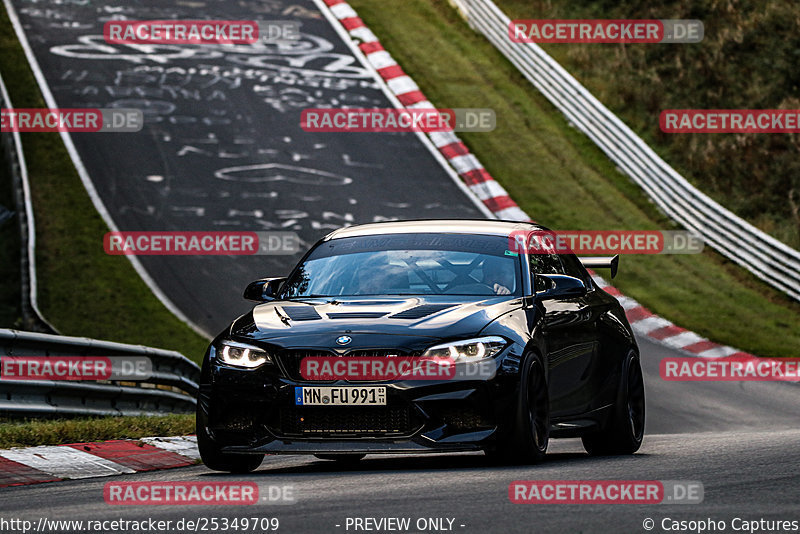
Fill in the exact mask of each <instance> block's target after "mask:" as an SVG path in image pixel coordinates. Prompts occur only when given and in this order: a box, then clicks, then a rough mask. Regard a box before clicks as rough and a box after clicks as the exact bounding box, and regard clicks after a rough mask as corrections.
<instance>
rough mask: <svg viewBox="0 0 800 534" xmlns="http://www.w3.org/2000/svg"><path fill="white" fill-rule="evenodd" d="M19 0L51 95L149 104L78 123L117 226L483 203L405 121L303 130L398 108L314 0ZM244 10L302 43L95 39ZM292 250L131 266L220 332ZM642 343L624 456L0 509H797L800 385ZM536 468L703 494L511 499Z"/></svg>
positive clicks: (318, 524) (535, 517)
mask: <svg viewBox="0 0 800 534" xmlns="http://www.w3.org/2000/svg"><path fill="white" fill-rule="evenodd" d="M14 5H15V6H16V8H17V10H18V12H19V16H20V18H21V20H22V22H23V24H24V26H25V29H26V34H27V35H28V38H29V40H30V42H31V46H32V47H33V49H34V51H35V53H36V56H37V59H38V61H39V63H40V64H41V65H42V68H43V71H44V73H45V76H46V78H47V80H48V82H49V85H50V88H51V90H52V92H53V94H54V96H55V98H56V101H57V102H58V104H59V106H60V107H100V108H109V107H142V108H144V109H145V110H146V111H147V112H148V117H149V119H148V122H147V124H146V127H145V130H144V132H142V133H140V134H80V135H73V136H72V137H73V140H74V142H75V145H76V148H77V149H78V152H79V153H80V155H81V159H82V160H83V162H84V164H85V166H86V169H87V172H88V174H89V176H90V177H91V179H92V182H93V184H94V186H95V188H96V189H97V191H98V193H99V195H100V198H101V199H102V201H103V203H104V205H105V206H106V207H107V209H108V211H109V212H110V214H111V216H112V218H113V219H114V221H115V223H116V224H117V226H118V227H119V228H120V229H121V230H233V229H235V230H268V229H280V230H290V231H296V232H297V233H298V234H300V236H301V237H302V238H303V239H304V240H305V241H306V242H307V243H310V242H313V241H314V240H316V239H318V238H319V237H321V236H322V235H324V234H325V233H327V232H328V231H330V230H331V229H333V228H334V227H336V226H340V225H341V224H343V223H344V222H352V223H361V222H371V221H373V220H380V219H382V218H393V217H398V218H419V217H479V216H481V213H480V211H479V210H478V209H477V208H476V207H475V205H474V204H473V203H472V202H471V201H470V200H469V199H468V198H467V197H466V196H465V195H464V194H463V193H462V192H461V190H460V189H459V188H458V187H456V185H455V184H454V183H453V182H452V180H451V179H450V177H449V176H447V175H446V173H445V172H444V171H443V170H442V168H441V166H440V165H439V163H438V162H437V161H436V160H435V159H434V157H433V156H432V155H431V153H430V152H429V151H428V150H427V149H426V148H425V147H424V146H423V145H422V143H421V142H420V140H419V139H418V138H417V137H416V136H415V135H412V134H387V135H381V136H376V135H369V134H319V136H317V135H308V134H304V133H303V132H302V131H301V130H300V128H299V112H300V111H299V110H300V109H301V108H303V107H308V106H310V105H320V106H324V105H334V106H335V105H341V104H343V103H347V104H354V103H358V104H359V105H362V104H363V105H364V106H365V107H367V106H378V107H388V105H389V103H388V100H387V99H386V97H385V96H384V94H383V93H382V92H381V91H380V90H379V88H378V87H377V86H376V85H375V83H374V81H373V80H372V78H371V77H370V76H369V75H367V73H366V72H364V71H363V69H362V68H361V67H360V66H359V65H358V64H357V63H355V62H354V60H348V59H347V58H351V59H352V56H351V53H350V51H349V49H348V48H347V47H346V46H345V45H344V44H343V43H342V42H341V40H340V39H339V38H338V36H337V35H336V33H335V31H334V30H333V29H332V28H331V27H330V26H329V25H328V23H327V22H326V21H325V20H324V19H322V18H321V17H320V16H318V15H319V13H318V12H317V11H316V8H315V7H314V4H313V3H312V2H311V1H310V0H282V1H277V0H270V1H265V2H255V1H250V0H243V1H241V2H203V1H198V2H178V3H166V2H126V3H125V4H124V5H115V4H113V3H111V2H62V3H53V4H51V5H48V6H47V8H46V9H45V8H43V6H42V5H40V4H39V3H38V2H30V1H22V0H14ZM287 9H288V10H290V11H287ZM254 12H256V13H259V18H261V19H265V20H267V19H275V18H296V19H300V20H302V21H303V23H304V25H303V32H304V35H305V37H304V39H303V44H302V45H301V46H307V47H311V48H310V49H306V50H303V51H301V50H295V51H294V52H292V53H289V52H287V51H286V50H282V51H277V50H267V51H262V53H259V54H254V53H252V52H251V51H243V50H236V49H221V48H219V47H216V48H215V47H211V48H206V49H199V50H198V49H196V48H192V47H189V49H190V50H193V51H192V52H191V53H190V52H187V51H185V50H184V51H177V50H176V49H175V48H170V47H161V48H159V47H156V48H155V49H149V50H148V52H147V53H143V52H142V50H141V49H134V48H124V50H123V49H121V47H111V48H105V47H104V46H103V45H102V43H99V42H98V38H97V36H98V35H100V34H102V23H103V22H104V21H105V20H108V19H109V18H110V17H112V16H114V15H115V14H117V15H118V14H124V15H127V16H128V17H129V18H132V19H158V18H175V17H177V18H183V19H197V18H218V19H241V18H252V13H254ZM287 13H290V14H287ZM55 30H57V31H55ZM187 54H188V55H187ZM172 67H175V68H174V69H171V68H172ZM193 68H194V69H197V70H195V71H191V69H193ZM170 69H171V70H170ZM269 165H272V166H271V167H270V166H269ZM276 165H277V166H276ZM320 173H327V174H320ZM220 176H222V177H223V178H220ZM345 178H347V180H346V179H345ZM342 184H344V185H342ZM98 247H102V243H98ZM296 259H297V257H296V256H293V257H288V256H284V257H279V256H258V257H246V258H244V257H226V258H220V257H185V258H180V257H150V258H142V263H143V265H144V267H145V268H146V269H147V271H148V273H150V275H151V276H152V277H153V278H154V280H155V281H156V283H157V285H158V286H159V288H160V289H161V290H162V291H164V292H165V293H166V294H167V296H168V297H169V298H170V299H171V300H172V301H173V302H174V303H175V304H176V305H177V306H178V307H179V308H180V309H181V310H182V311H183V312H184V313H185V314H186V315H187V316H189V317H190V318H191V319H192V320H193V321H195V322H196V323H197V324H199V325H200V326H201V327H203V328H204V329H206V330H208V331H209V332H210V333H216V331H218V330H219V329H221V328H222V327H223V326H224V325H225V324H226V323H227V322H228V321H229V320H230V319H232V318H233V317H234V316H235V315H237V314H238V313H241V312H243V311H246V310H247V309H248V305H247V304H246V303H245V302H244V301H242V300H241V298H240V295H241V290H242V289H243V287H244V285H245V284H246V283H247V282H248V281H250V280H251V279H255V278H258V277H261V276H269V275H276V274H277V275H280V274H284V273H285V272H286V270H287V269H288V267H289V266H290V265H291V264H292V263H293V262H294V261H295V260H296ZM622 275H623V276H624V271H623V274H622ZM639 343H640V348H641V353H642V361H643V367H644V372H645V384H646V392H647V403H648V412H647V426H646V436H645V441H644V444H643V446H642V449H641V451H640V452H639V453H638V454H636V455H634V456H630V457H619V458H592V457H589V456H588V455H586V454H585V453H584V452H583V449H582V447H581V445H580V442H579V441H577V440H563V441H553V442H552V443H551V447H550V453H549V454H548V457H547V460H546V461H545V462H544V463H543V464H541V465H537V466H525V467H520V466H516V467H498V466H494V465H492V464H490V463H488V462H487V461H486V460H485V458H484V457H483V456H482V455H481V454H458V455H452V456H441V455H435V456H405V457H391V456H379V455H375V456H368V457H367V458H366V459H365V460H363V461H362V462H360V463H359V464H357V465H355V466H353V467H342V466H340V465H338V464H335V463H333V462H329V461H322V460H317V459H315V458H305V457H299V456H286V457H267V458H266V459H265V461H264V463H263V464H262V466H261V468H260V469H259V470H258V471H257V472H256V473H254V474H251V475H223V474H216V473H212V472H211V471H209V470H208V469H206V468H205V467H203V466H196V467H188V468H181V469H177V470H168V471H158V472H151V473H138V474H133V475H125V476H121V477H107V478H97V479H87V480H76V481H65V482H56V483H47V484H40V485H35V486H26V487H12V488H4V489H1V490H0V519H10V518H24V519H30V520H33V521H38V518H40V517H47V518H49V519H75V520H86V519H118V518H125V519H137V520H141V519H145V518H148V517H152V518H156V519H170V520H172V521H177V520H179V519H182V518H185V519H194V518H197V517H228V518H233V517H253V516H264V517H277V518H279V520H280V528H279V530H278V531H279V532H288V533H317V532H319V533H322V532H325V533H329V532H353V529H352V528H351V529H350V530H346V529H345V524H346V523H345V522H346V518H348V517H375V518H379V517H410V518H411V519H412V522H414V521H416V519H418V518H427V517H446V518H453V519H454V523H453V524H454V526H453V530H454V531H456V532H465V533H466V532H470V533H471V532H475V533H484V532H509V533H517V532H519V533H531V532H536V533H539V532H557V533H570V532H602V533H615V532H645V529H644V528H643V526H642V524H643V521H644V520H645V519H646V518H651V519H653V520H654V521H655V528H654V529H653V530H652V532H664V530H663V529H662V528H661V525H662V523H661V521H662V520H663V519H664V518H665V517H670V518H675V519H687V520H688V519H706V518H712V519H717V520H724V521H726V522H727V529H726V531H727V532H731V531H732V526H731V520H732V519H733V518H734V517H740V518H747V519H751V520H757V519H761V518H771V519H788V520H798V519H800V503H799V501H800V499H798V491H797V488H798V487H799V486H800V476H798V474H797V468H796V466H797V464H798V461H800V447H798V444H800V429H798V419H799V418H798V412H799V411H800V408H798V407H800V387H798V385H796V384H789V383H757V382H747V383H744V382H743V383H736V382H727V383H710V382H687V383H680V382H666V381H662V380H661V379H660V377H659V373H658V364H659V361H660V359H661V358H663V357H667V356H684V355H685V354H684V353H681V352H680V351H677V350H675V349H672V348H668V347H665V346H664V345H661V344H658V343H655V342H653V341H652V340H649V339H647V338H640V339H639ZM537 479H538V480H595V479H608V480H694V481H699V482H701V483H702V484H703V487H704V501H703V502H702V503H701V504H683V505H670V504H656V505H631V504H624V505H623V504H618V505H566V504H561V505H533V504H512V503H511V502H510V501H509V498H508V487H509V484H510V483H511V482H512V481H514V480H537ZM112 480H124V481H202V480H211V481H220V480H248V481H256V482H258V483H259V484H262V483H263V484H271V485H292V486H294V487H295V489H296V495H297V501H298V502H297V504H294V505H291V506H266V505H255V506H241V507H226V506H218V507H208V506H206V507H198V506H111V505H108V504H106V503H105V502H104V500H103V488H104V485H105V484H106V483H107V482H109V481H112ZM336 525H340V526H339V527H337V526H336ZM461 525H464V526H463V527H462V526H461ZM62 531H64V530H62ZM169 531H177V530H170V529H167V530H165V532H169ZM412 531H413V530H412Z"/></svg>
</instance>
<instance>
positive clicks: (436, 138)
mask: <svg viewBox="0 0 800 534" xmlns="http://www.w3.org/2000/svg"><path fill="white" fill-rule="evenodd" d="M428 137H430V138H431V142H432V143H433V145H434V146H435V147H436V148H442V147H443V146H447V145H452V144H453V143H458V142H460V141H461V140H460V139H459V138H458V137H456V134H454V133H453V132H432V133H430V134H428Z"/></svg>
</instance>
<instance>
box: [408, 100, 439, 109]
mask: <svg viewBox="0 0 800 534" xmlns="http://www.w3.org/2000/svg"><path fill="white" fill-rule="evenodd" d="M406 107H407V108H408V109H436V108H434V107H433V102H431V101H430V100H420V101H419V102H417V103H416V104H411V105H409V106H406Z"/></svg>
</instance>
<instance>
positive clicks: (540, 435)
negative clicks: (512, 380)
mask: <svg viewBox="0 0 800 534" xmlns="http://www.w3.org/2000/svg"><path fill="white" fill-rule="evenodd" d="M549 440H550V397H549V395H548V392H547V380H546V378H545V373H544V366H543V365H542V361H541V360H540V358H539V357H538V356H537V355H536V354H533V353H531V354H529V355H528V357H527V358H526V359H525V360H524V363H523V368H522V374H521V377H520V385H519V395H518V398H517V407H516V416H515V421H514V429H513V432H512V433H511V435H510V436H509V438H508V440H507V441H505V442H503V443H500V444H498V446H497V447H496V448H495V449H494V450H491V451H487V455H488V456H490V457H492V458H493V459H495V460H497V461H501V462H512V463H524V464H534V463H538V462H540V461H542V460H543V459H544V457H545V453H546V452H547V445H548V443H549Z"/></svg>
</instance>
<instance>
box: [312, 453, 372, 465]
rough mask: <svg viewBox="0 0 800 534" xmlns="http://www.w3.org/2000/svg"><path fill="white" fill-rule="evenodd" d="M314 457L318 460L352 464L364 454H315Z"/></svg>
mask: <svg viewBox="0 0 800 534" xmlns="http://www.w3.org/2000/svg"><path fill="white" fill-rule="evenodd" d="M314 456H316V457H317V458H319V459H320V460H333V461H335V462H341V463H347V464H350V463H353V464H354V463H357V462H359V461H360V460H361V459H362V458H364V456H366V454H315V455H314Z"/></svg>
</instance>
